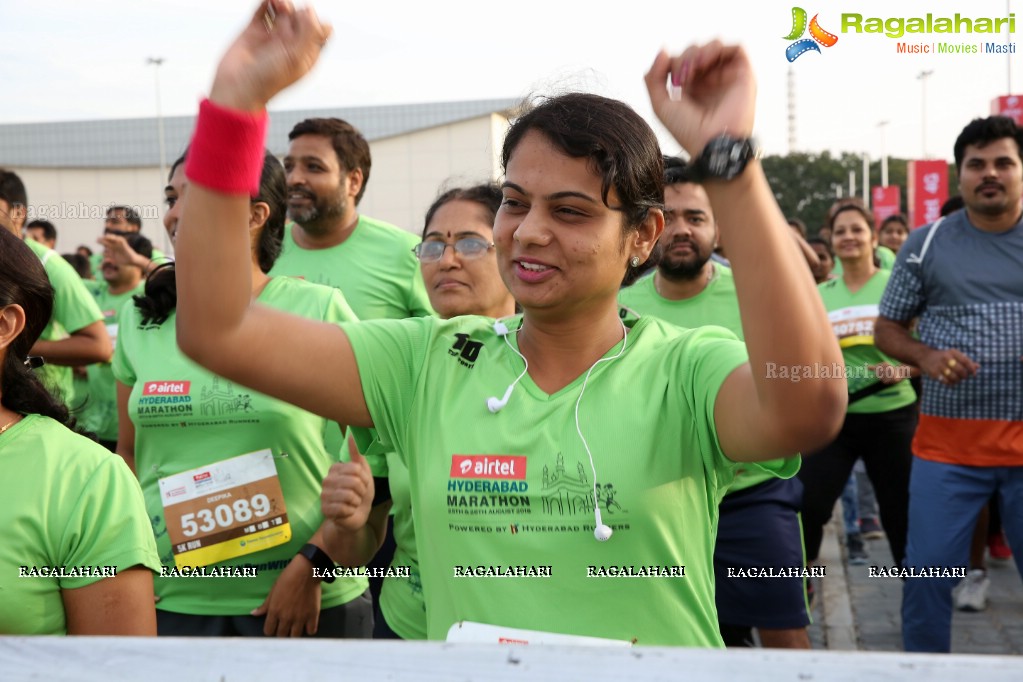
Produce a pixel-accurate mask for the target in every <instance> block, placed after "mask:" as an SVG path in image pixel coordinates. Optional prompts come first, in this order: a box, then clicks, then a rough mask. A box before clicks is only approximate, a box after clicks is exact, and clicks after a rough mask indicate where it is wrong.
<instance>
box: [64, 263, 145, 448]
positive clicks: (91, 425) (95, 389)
mask: <svg viewBox="0 0 1023 682" xmlns="http://www.w3.org/2000/svg"><path fill="white" fill-rule="evenodd" d="M145 286H146V285H145V282H139V284H138V286H137V287H135V288H134V289H132V290H130V291H126V292H124V293H123V294H112V293H110V287H109V286H104V287H103V288H102V289H100V290H99V291H98V292H97V294H96V303H97V304H98V305H99V309H100V312H102V313H103V323H104V324H105V325H106V328H107V334H109V335H110V341H111V342H112V343H113V344H114V348H117V330H118V325H117V320H118V314H119V313H120V311H121V308H122V307H123V306H124V305H125V304H126V303H127V304H128V305H132V303H131V297H132V296H134V295H136V294H140V293H142V292H143V290H144V289H145ZM86 372H87V373H88V381H87V389H86V392H85V393H84V394H82V393H81V392H80V391H79V390H78V389H77V387H76V390H75V400H76V402H77V404H79V405H82V411H81V416H80V419H81V420H82V426H83V427H84V428H85V429H87V430H89V431H92V432H93V433H95V434H96V437H97V438H99V439H100V440H108V441H116V440H117V383H116V382H115V381H114V371H113V369H112V366H111V364H110V363H109V362H97V363H94V364H91V365H89V366H88V367H86ZM83 403H84V404H83Z"/></svg>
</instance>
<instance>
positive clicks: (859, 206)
mask: <svg viewBox="0 0 1023 682" xmlns="http://www.w3.org/2000/svg"><path fill="white" fill-rule="evenodd" d="M833 209H834V212H833V213H832V214H831V216H830V217H829V218H828V227H829V228H831V231H832V232H834V231H835V219H836V218H837V217H838V216H839V215H841V214H842V213H845V212H846V211H855V212H856V213H859V214H860V216H862V217H863V219H864V220H865V221H866V222H867V226H868V227H869V228H870V231H871V232H873V231H874V216H872V215H871V214H870V211H868V210H867V209H865V208H864V207H863V202H858V203H857V202H852V201H850V202H847V203H844V204H840V205H837V206H834V207H833Z"/></svg>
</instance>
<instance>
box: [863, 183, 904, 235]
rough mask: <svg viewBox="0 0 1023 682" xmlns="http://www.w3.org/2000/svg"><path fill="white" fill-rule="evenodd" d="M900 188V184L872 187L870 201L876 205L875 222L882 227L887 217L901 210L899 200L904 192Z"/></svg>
mask: <svg viewBox="0 0 1023 682" xmlns="http://www.w3.org/2000/svg"><path fill="white" fill-rule="evenodd" d="M899 190H900V187H899V186H898V185H889V186H887V187H873V188H871V190H870V203H871V205H872V206H873V207H874V224H875V225H877V226H878V227H881V223H882V222H884V219H885V218H887V217H888V216H891V215H895V214H896V213H898V212H899V202H900V201H901V200H902V192H901V191H899Z"/></svg>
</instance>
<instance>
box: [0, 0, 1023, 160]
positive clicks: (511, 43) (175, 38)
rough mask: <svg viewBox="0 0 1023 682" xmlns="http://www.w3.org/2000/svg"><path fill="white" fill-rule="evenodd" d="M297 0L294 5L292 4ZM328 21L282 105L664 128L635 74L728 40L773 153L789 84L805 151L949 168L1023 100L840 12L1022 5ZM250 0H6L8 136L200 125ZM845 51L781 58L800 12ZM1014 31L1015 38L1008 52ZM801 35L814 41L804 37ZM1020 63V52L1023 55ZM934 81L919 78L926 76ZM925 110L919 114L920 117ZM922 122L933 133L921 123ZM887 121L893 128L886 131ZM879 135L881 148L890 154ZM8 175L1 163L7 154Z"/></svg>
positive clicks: (784, 134) (976, 39)
mask: <svg viewBox="0 0 1023 682" xmlns="http://www.w3.org/2000/svg"><path fill="white" fill-rule="evenodd" d="M299 4H301V3H299ZM312 4H313V5H314V7H315V8H316V10H317V12H318V13H319V15H320V17H321V18H322V19H324V20H328V21H330V22H331V23H332V24H333V25H334V37H333V38H332V39H331V41H330V43H329V44H328V47H327V49H326V50H325V51H324V54H323V56H322V57H321V59H320V63H319V64H318V65H317V67H316V69H315V71H314V72H313V73H312V74H311V75H310V76H308V77H306V79H305V80H303V81H302V82H300V83H299V84H297V85H295V86H293V87H292V88H291V89H289V90H287V91H286V92H284V93H282V94H281V95H279V96H278V97H277V98H276V99H275V100H274V101H273V102H272V103H271V105H270V110H271V113H272V111H273V110H274V109H298V108H318V107H334V106H361V105H376V104H405V103H414V102H427V101H445V100H465V99H483V98H491V97H501V98H503V97H523V96H525V95H528V94H529V93H549V92H560V91H565V90H569V89H584V90H588V91H591V92H597V93H599V94H603V95H607V96H611V97H616V98H619V99H622V100H624V101H626V102H628V103H629V104H630V105H632V106H633V107H634V108H635V109H636V110H637V111H639V112H640V113H641V114H642V115H643V116H644V117H645V118H647V120H648V121H650V122H651V124H652V125H654V127H655V129H657V130H659V135H661V138H662V142H663V145H664V147H665V151H666V152H669V153H674V152H676V151H678V149H679V146H678V144H677V143H675V142H674V141H673V140H671V139H670V138H669V137H668V136H667V134H666V133H665V132H664V131H663V129H660V128H659V126H658V124H656V122H655V119H654V116H653V114H652V112H651V109H650V106H649V102H648V99H647V95H646V90H645V86H644V85H643V81H642V75H643V73H644V72H645V71H646V69H647V68H648V67H649V65H650V62H651V61H652V60H653V57H654V55H655V54H656V52H657V50H658V49H660V48H661V47H667V48H668V49H669V50H672V51H681V50H682V49H684V48H685V47H686V46H687V45H689V44H691V43H694V42H706V41H708V40H711V39H714V38H720V39H722V40H724V41H725V42H738V43H741V44H742V45H744V47H745V48H746V50H747V52H748V53H749V55H750V57H751V59H752V62H753V64H754V68H755V72H756V75H757V79H758V87H759V90H758V105H757V122H756V136H757V138H758V140H759V142H760V144H761V145H762V146H763V148H764V150H765V152H766V153H769V154H784V153H786V152H787V151H789V144H788V93H787V81H788V72H789V69H790V66H791V69H792V73H793V81H794V84H795V95H796V106H795V116H796V145H795V150H796V151H805V152H821V151H824V150H830V151H832V152H833V153H840V152H843V151H848V152H853V153H856V154H862V153H867V154H869V155H870V156H871V158H874V159H876V158H878V157H880V156H881V154H882V144H883V146H884V151H886V152H887V154H888V155H890V156H899V157H903V158H922V157H923V154H924V151H925V150H924V145H925V144H926V147H927V148H926V152H928V154H929V156H931V157H934V158H946V159H948V160H951V158H952V144H953V142H954V140H955V137H956V135H957V134H958V133H959V131H960V130H961V129H962V127H963V126H964V125H965V124H966V123H968V122H969V120H970V119H972V118H974V117H977V116H986V115H988V114H989V113H990V110H989V108H990V101H991V100H992V99H993V98H994V97H996V96H999V95H1005V94H1009V91H1008V88H1009V83H1008V76H1007V61H1008V58H1012V59H1014V60H1016V61H1015V63H1014V65H1013V66H1014V67H1015V68H1014V69H1013V70H1014V73H1013V76H1012V77H1013V84H1012V85H1013V88H1014V90H1015V92H1016V93H1023V61H1020V60H1019V54H1015V55H1010V56H1009V57H1008V58H1007V56H1006V55H995V54H898V53H897V48H896V46H897V44H898V43H899V42H900V40H896V39H892V38H889V37H886V36H884V35H878V34H868V33H861V34H857V33H855V32H841V27H842V23H843V21H842V15H843V14H844V13H845V14H848V13H858V14H861V15H862V16H863V17H864V20H866V19H867V18H869V17H878V18H881V19H890V18H899V17H904V18H908V17H924V16H925V15H926V14H927V13H928V12H929V13H931V14H933V15H934V16H935V17H939V16H949V17H952V16H954V15H955V14H956V13H957V12H958V13H960V14H962V15H963V16H966V17H971V18H973V17H1005V16H1007V13H1008V11H1009V9H1007V7H1008V8H1010V9H1011V11H1013V12H1017V11H1018V12H1019V13H1020V17H1019V18H1018V20H1017V22H1016V23H1017V27H1018V30H1019V31H1021V32H1023V0H1009V2H1006V0H969V2H967V0H955V1H950V0H929V1H925V0H883V1H877V0H813V2H812V3H811V1H810V0H786V1H784V2H782V1H779V0H759V1H756V0H733V1H729V0H719V1H717V2H693V1H692V0H688V1H686V2H681V1H679V0H624V1H621V2H616V1H615V0H605V1H604V2H592V1H590V2H585V3H584V2H580V1H579V0H516V1H514V2H485V1H483V0H472V1H467V0H434V2H421V1H418V2H413V1H411V0H377V1H375V2H366V1H362V2H352V1H351V0H345V1H343V2H342V1H336V0H320V1H318V2H314V3H312ZM255 6H256V3H255V2H252V1H251V0H202V1H199V0H174V1H173V2H170V1H166V0H146V1H145V2H139V1H138V0H133V1H131V2H128V1H125V0H109V1H107V0H93V1H92V2H81V1H80V0H46V1H45V2H34V3H31V2H21V3H14V2H13V0H0V7H2V12H3V16H4V20H3V23H4V29H5V30H4V39H3V41H0V64H3V69H2V73H3V80H4V85H5V87H4V91H5V95H6V96H5V97H4V98H3V101H2V102H0V124H3V123H13V122H39V121H70V120H86V119H105V118H135V117H147V116H155V115H156V107H157V105H156V90H157V89H156V75H157V74H156V71H157V67H154V66H152V65H147V63H146V60H147V58H149V57H159V58H163V59H164V60H165V61H164V63H163V65H162V66H160V67H159V69H158V70H159V83H160V87H159V92H160V100H161V107H162V112H163V114H164V115H181V114H190V113H192V112H194V111H195V110H196V107H197V103H198V101H199V99H200V98H201V97H202V95H203V94H204V93H205V92H206V91H207V89H208V88H209V84H210V83H211V81H212V77H213V72H214V69H215V67H216V63H217V60H218V58H219V56H220V54H221V53H222V52H223V50H224V49H225V48H226V46H227V45H228V44H229V43H230V41H231V40H232V39H233V37H234V35H235V34H236V33H237V32H238V30H239V29H240V27H241V26H242V25H243V24H244V23H245V21H246V20H247V19H248V17H249V16H250V14H251V12H252V11H253V9H254V7H255ZM793 6H800V7H802V8H803V9H805V10H806V12H807V13H808V15H809V16H810V17H812V16H814V15H815V14H817V15H818V22H819V24H820V26H821V27H822V28H824V29H825V30H827V31H829V32H831V33H833V34H835V35H837V37H838V42H837V43H836V44H835V45H833V46H831V47H827V48H820V52H819V53H818V52H808V53H806V54H804V55H802V56H800V57H799V58H798V59H796V60H795V62H794V63H792V64H791V65H790V64H789V62H788V61H787V60H786V58H785V48H786V47H787V46H788V45H790V44H791V43H792V42H793V40H787V39H786V38H785V36H787V35H788V34H789V33H790V31H791V30H792V7H793ZM1017 36H1018V34H1016V33H1014V34H1012V35H1011V36H1009V38H1008V39H1009V40H1010V41H1011V42H1013V43H1015V42H1016V41H1017ZM805 37H808V36H805ZM984 39H987V40H991V41H995V42H999V43H1005V42H1006V40H1007V37H1006V33H1005V32H1004V31H1003V32H1002V34H1001V35H982V34H972V35H969V34H959V35H955V34H952V35H948V34H933V35H923V36H920V35H911V34H907V35H906V36H905V37H904V38H902V39H901V41H907V42H913V43H916V42H925V43H929V44H932V45H933V44H934V43H936V42H942V41H944V42H951V43H956V44H958V43H968V44H971V45H978V44H979V43H980V42H982V41H983V40H984ZM1017 51H1018V48H1017ZM923 71H932V72H933V73H932V75H931V76H929V77H928V78H927V79H926V99H925V95H924V81H921V80H920V79H918V78H917V76H918V74H920V73H921V72H923ZM925 102H926V112H927V113H926V118H925V117H924V116H923V115H922V113H923V109H924V103H925ZM924 119H925V120H926V125H924ZM881 121H888V124H887V125H885V126H884V127H883V128H881V127H879V126H878V124H879V123H880V122H881ZM882 136H883V142H882ZM0 163H2V159H0Z"/></svg>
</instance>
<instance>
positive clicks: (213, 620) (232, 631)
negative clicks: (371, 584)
mask: <svg viewBox="0 0 1023 682" xmlns="http://www.w3.org/2000/svg"><path fill="white" fill-rule="evenodd" d="M211 599H215V597H211ZM265 623H266V616H260V617H258V618H257V617H255V616H249V615H244V616H196V615H192V614H189V613H175V612H173V611H162V610H160V609H157V610H156V634H157V635H159V636H160V637H264V636H265V635H263V625H264V624H265ZM302 636H303V637H305V636H306V635H305V634H304V633H303V635H302ZM372 636H373V599H372V598H371V597H370V594H369V590H366V591H365V592H363V593H362V594H360V595H359V596H358V597H356V598H355V599H353V600H351V601H349V602H346V603H344V604H339V605H338V606H332V607H330V608H329V609H321V610H320V621H319V626H318V628H317V630H316V634H315V635H313V637H336V638H346V639H353V638H356V639H368V638H370V637H372Z"/></svg>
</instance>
